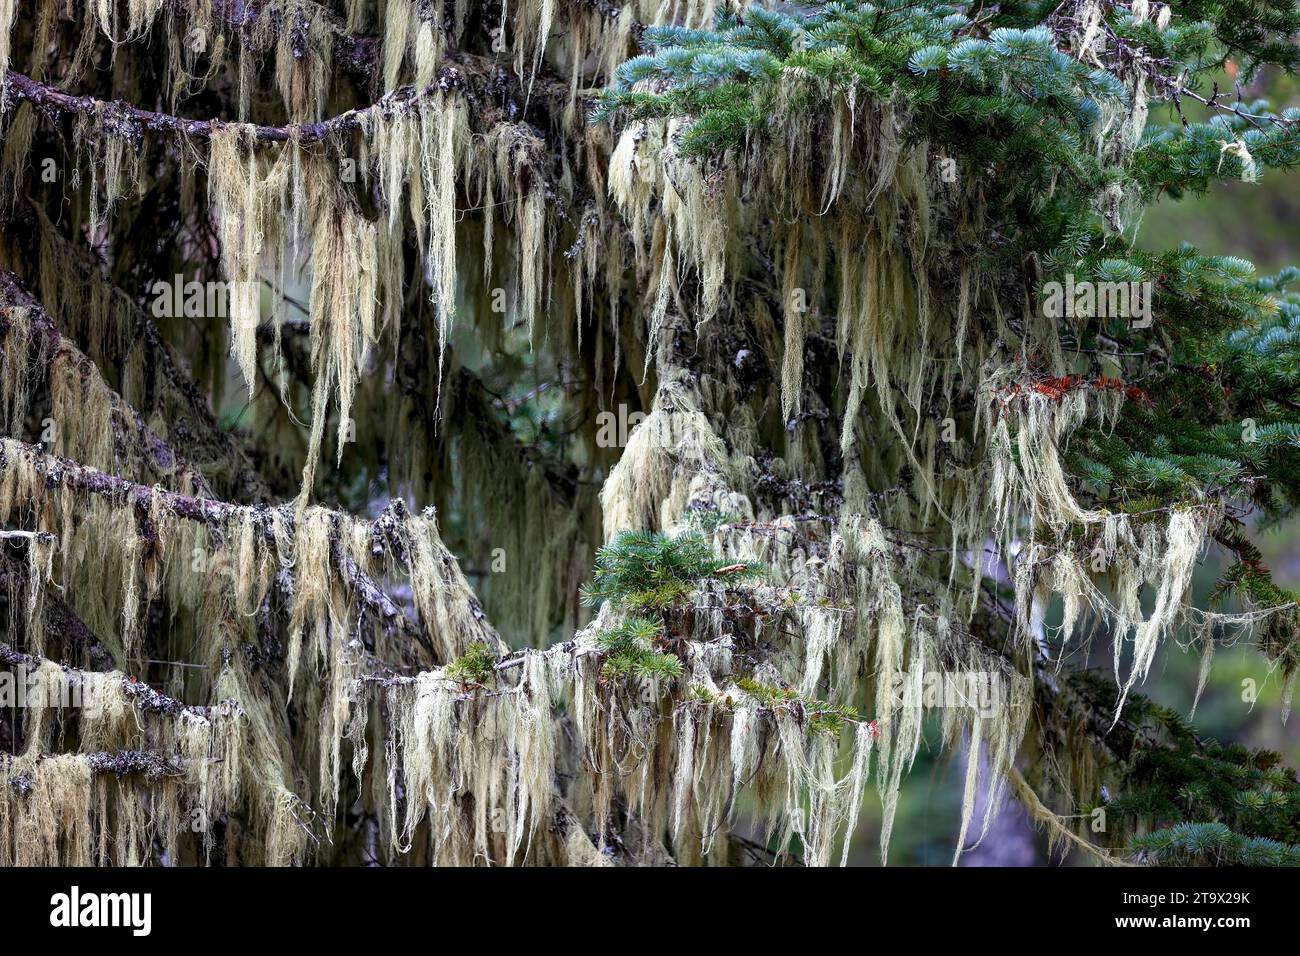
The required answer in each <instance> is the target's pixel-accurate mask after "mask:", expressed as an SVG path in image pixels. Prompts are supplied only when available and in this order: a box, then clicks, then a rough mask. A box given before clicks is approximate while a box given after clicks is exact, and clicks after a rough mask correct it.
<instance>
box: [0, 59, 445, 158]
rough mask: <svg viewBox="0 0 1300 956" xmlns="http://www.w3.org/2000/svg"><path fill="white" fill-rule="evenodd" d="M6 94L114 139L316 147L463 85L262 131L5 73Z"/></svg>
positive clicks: (441, 74) (408, 92) (437, 86)
mask: <svg viewBox="0 0 1300 956" xmlns="http://www.w3.org/2000/svg"><path fill="white" fill-rule="evenodd" d="M6 75H7V77H8V84H9V85H8V94H9V96H11V97H12V98H13V99H16V100H24V101H26V102H29V103H31V104H32V105H33V106H35V107H36V108H37V109H40V110H41V111H43V112H45V113H47V114H53V115H59V114H62V115H67V116H98V117H101V118H102V120H103V123H104V126H105V128H106V129H107V130H108V131H109V132H111V133H113V134H115V135H118V136H129V137H132V138H134V139H139V138H140V137H142V136H143V135H144V134H145V133H176V134H179V135H182V136H185V137H188V138H190V139H200V140H206V139H211V138H212V136H213V134H214V133H217V132H218V131H221V130H225V129H231V128H241V129H245V130H248V135H249V136H250V138H251V139H252V140H253V141H254V142H258V143H288V142H296V143H300V144H303V143H315V142H320V141H321V140H324V139H327V138H329V137H331V136H336V135H339V134H342V133H346V132H349V131H351V130H355V129H359V128H360V127H361V126H363V125H364V124H365V123H366V122H367V120H369V119H370V117H371V116H391V115H393V114H394V113H397V112H398V111H400V110H401V109H403V108H404V107H407V106H410V105H411V104H412V103H415V102H417V101H418V100H420V99H422V98H423V97H425V96H427V95H429V94H430V93H434V92H439V91H441V92H446V91H448V90H452V89H456V88H458V87H460V86H462V85H463V84H464V79H463V77H462V76H461V74H460V72H459V71H458V70H456V69H455V68H453V67H442V68H441V69H440V70H439V71H438V81H437V82H436V83H432V84H430V85H429V86H426V87H424V88H423V89H420V90H417V89H415V88H414V87H410V86H408V87H403V88H402V89H400V90H395V91H393V92H392V93H388V94H386V95H385V96H383V97H382V98H381V99H379V100H377V101H376V102H374V103H372V104H370V105H369V106H365V107H362V108H360V109H355V110H348V111H347V112H345V113H340V114H338V115H337V116H332V117H330V118H329V119H325V120H321V121H320V122H318V123H301V124H295V123H290V124H286V125H284V126H261V125H257V124H251V123H229V122H226V121H225V120H220V119H207V120H200V119H186V118H185V117H181V116H173V115H171V114H170V113H157V112H154V111H153V110H147V109H144V108H142V107H139V106H134V105H132V104H130V103H126V102H123V101H121V100H114V101H112V102H105V101H104V100H99V99H96V98H95V97H93V96H74V95H73V94H71V93H68V92H65V91H64V90H61V89H59V88H58V87H56V86H53V85H51V84H49V83H42V82H40V81H38V80H33V79H32V78H31V77H29V76H26V75H24V74H22V73H18V72H15V71H14V70H9V71H8V73H7V74H6Z"/></svg>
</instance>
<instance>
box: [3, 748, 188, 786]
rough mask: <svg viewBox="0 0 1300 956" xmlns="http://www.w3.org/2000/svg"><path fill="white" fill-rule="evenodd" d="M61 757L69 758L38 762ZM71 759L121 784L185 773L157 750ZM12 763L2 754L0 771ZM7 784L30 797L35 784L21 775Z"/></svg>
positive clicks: (177, 762) (51, 756) (175, 761)
mask: <svg viewBox="0 0 1300 956" xmlns="http://www.w3.org/2000/svg"><path fill="white" fill-rule="evenodd" d="M60 756H67V755H64V754H42V755H41V756H39V757H38V758H37V761H38V762H39V761H42V760H53V759H55V758H57V757H60ZM71 756H75V757H78V758H81V759H84V760H85V761H86V762H87V763H88V764H89V765H90V771H91V773H99V774H110V773H111V774H112V775H113V776H115V777H117V778H118V779H119V780H120V779H121V778H123V777H126V776H129V775H132V774H139V775H140V776H142V777H144V778H145V779H147V780H158V779H161V778H163V777H179V776H181V775H182V774H184V773H185V768H184V767H183V766H182V765H181V762H180V759H179V758H177V757H175V756H166V755H164V754H160V753H158V752H157V751H154V750H116V751H104V750H100V751H95V752H93V753H86V754H73V755H71ZM12 760H13V757H11V756H9V755H8V754H0V767H3V766H5V765H6V764H9V763H11V762H12ZM5 782H6V783H7V784H8V785H9V788H10V789H11V790H13V791H14V792H15V793H17V794H20V795H24V794H27V793H30V792H31V789H32V787H33V786H34V785H35V781H34V780H32V778H31V777H30V776H28V775H26V774H22V773H20V774H18V775H17V776H14V777H10V778H9V779H8V780H6V781H5Z"/></svg>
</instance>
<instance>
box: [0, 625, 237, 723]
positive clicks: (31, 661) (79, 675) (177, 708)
mask: <svg viewBox="0 0 1300 956" xmlns="http://www.w3.org/2000/svg"><path fill="white" fill-rule="evenodd" d="M53 663H54V662H53V661H50V660H49V659H48V658H44V657H38V656H37V655H35V654H24V653H23V652H22V651H17V650H14V649H13V648H12V647H10V646H9V645H8V644H0V664H4V665H6V666H8V667H24V668H27V669H28V670H36V669H38V668H40V667H42V666H44V665H45V664H53ZM54 666H56V667H58V668H59V669H60V670H62V671H63V672H64V673H65V674H68V675H71V676H72V677H73V678H74V679H75V680H78V681H85V680H87V675H89V674H91V673H101V672H94V671H83V670H81V669H80V668H76V667H68V666H67V665H66V664H55V665H54ZM119 686H120V688H121V691H122V695H123V696H124V697H125V698H126V699H127V700H128V701H130V702H131V704H132V706H134V707H135V709H136V710H138V711H140V712H141V713H145V714H156V715H160V716H166V717H180V716H189V717H194V718H198V719H200V720H205V721H209V722H210V721H212V720H213V719H214V718H217V717H222V716H226V715H228V714H231V713H239V712H240V709H239V705H238V704H237V703H236V702H235V701H233V700H231V701H223V702H222V703H220V704H217V705H215V706H211V707H209V706H205V705H202V704H187V703H185V702H184V701H182V700H177V699H176V698H175V697H170V696H168V695H167V694H164V693H163V692H162V691H158V690H154V688H153V687H151V686H150V685H148V684H146V683H145V682H144V681H140V680H136V679H135V678H134V677H128V676H126V675H122V676H121V679H120V681H119Z"/></svg>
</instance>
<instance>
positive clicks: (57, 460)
mask: <svg viewBox="0 0 1300 956" xmlns="http://www.w3.org/2000/svg"><path fill="white" fill-rule="evenodd" d="M12 455H21V456H22V457H23V458H24V459H25V460H26V461H27V462H29V463H30V464H31V466H32V467H33V468H34V469H36V472H37V473H38V474H39V475H40V476H41V477H42V479H43V481H44V482H45V484H46V486H47V487H50V488H57V487H60V486H62V487H67V488H69V489H72V490H74V491H77V492H79V493H82V494H86V495H92V496H95V497H98V498H102V499H105V500H107V501H110V502H113V503H115V504H117V505H120V506H132V507H134V508H136V509H137V510H139V511H140V512H141V513H144V514H148V513H150V511H151V510H152V509H153V508H154V506H155V502H157V503H158V504H160V505H161V506H162V507H163V508H164V509H166V511H167V512H168V513H170V514H172V515H175V516H176V517H178V518H182V519H185V520H187V521H192V522H196V523H198V524H201V525H204V526H205V527H208V528H209V529H211V530H213V531H214V532H216V533H217V534H218V535H220V534H222V533H223V529H224V528H226V527H227V526H229V525H230V524H232V523H233V524H235V525H243V524H244V523H251V525H252V526H254V527H256V528H257V529H259V533H261V534H262V535H264V536H268V537H269V536H273V535H274V533H275V532H274V530H273V529H272V525H273V523H274V520H278V521H280V522H281V523H282V524H283V526H284V527H286V528H288V529H290V531H292V528H293V526H294V522H295V519H296V514H295V512H294V509H293V506H292V505H281V506H278V507H276V508H271V507H267V506H264V505H239V504H231V503H229V502H225V501H218V500H216V499H212V498H199V497H195V496H193V495H184V494H180V493H178V492H173V491H166V490H163V489H160V488H151V487H149V486H146V485H142V484H138V483H136V482H133V481H128V480H126V479H125V478H120V477H118V476H116V475H110V474H107V473H105V472H102V471H100V470H98V469H96V468H91V467H88V466H85V465H82V464H80V463H78V462H75V461H73V460H71V459H69V458H62V457H60V456H57V455H51V454H48V453H46V452H45V451H43V450H42V449H41V448H40V447H38V446H35V445H29V444H27V443H25V442H19V441H13V440H8V439H6V440H4V441H3V442H2V443H0V469H3V468H5V467H7V466H9V465H10V464H12V463H11V462H9V461H7V460H6V456H12ZM395 514H396V512H394V511H393V510H392V509H390V510H389V511H386V512H385V513H384V515H381V517H380V518H378V519H376V521H375V522H374V527H375V528H376V529H378V532H379V533H378V534H376V535H374V536H372V540H373V541H374V542H375V543H376V544H375V546H381V544H380V543H381V542H385V543H387V545H388V546H390V547H392V548H393V550H394V551H395V552H396V554H397V556H398V557H399V559H400V560H402V561H403V562H405V563H407V564H408V566H409V563H410V561H411V560H412V556H411V555H410V554H409V553H408V552H407V550H406V548H405V546H404V543H403V542H402V538H401V536H400V535H399V534H397V533H396V530H395V523H396V521H397V520H398V519H396V518H395V517H394V515H395ZM340 517H345V516H340ZM331 550H332V551H333V553H334V555H335V557H336V559H339V560H340V561H341V563H340V565H339V571H340V572H341V573H342V574H343V576H344V577H345V579H346V580H347V581H348V583H349V584H351V585H352V586H353V587H354V588H355V594H356V596H357V597H358V599H359V600H360V601H361V602H362V603H363V604H364V605H365V606H366V607H367V608H368V609H370V610H371V611H373V612H374V614H375V616H376V617H377V618H378V619H379V621H380V622H381V623H382V624H383V625H384V626H385V627H386V628H388V629H390V630H392V631H394V632H396V633H398V634H401V635H404V636H406V637H410V638H413V639H418V640H419V641H420V642H421V643H422V644H424V645H425V646H426V647H428V646H430V645H429V643H428V639H427V637H426V636H425V635H423V634H421V633H420V631H419V630H418V628H416V627H415V625H414V624H412V623H411V622H410V620H409V619H408V618H407V616H406V614H405V613H404V612H403V611H402V609H401V608H400V607H399V606H398V605H397V603H396V602H394V601H393V599H392V598H391V597H390V596H389V595H387V594H386V593H385V592H384V590H383V589H382V588H381V587H380V586H379V585H378V583H376V582H375V581H374V579H373V578H372V577H371V576H370V575H369V574H368V573H367V572H366V571H365V570H364V569H363V568H361V567H359V566H358V565H357V563H356V561H355V560H354V559H352V558H351V557H350V556H348V555H346V553H345V552H343V551H342V550H341V549H340V548H338V547H337V541H335V546H334V547H333V548H332V549H331ZM480 614H481V611H480Z"/></svg>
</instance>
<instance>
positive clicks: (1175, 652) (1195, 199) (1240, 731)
mask: <svg viewBox="0 0 1300 956" xmlns="http://www.w3.org/2000/svg"><path fill="white" fill-rule="evenodd" d="M1234 72H1235V71H1234V70H1233V68H1232V65H1231V64H1229V69H1228V72H1227V73H1224V74H1223V75H1222V76H1221V78H1220V89H1222V90H1233V89H1234V88H1236V87H1238V81H1239V80H1240V79H1241V78H1240V77H1237V76H1235V75H1234ZM1237 92H1239V94H1240V96H1241V98H1242V99H1243V100H1245V101H1247V102H1249V101H1252V100H1256V99H1258V98H1260V97H1263V98H1266V99H1268V100H1269V101H1270V103H1271V104H1272V106H1273V107H1274V108H1275V109H1276V110H1278V111H1279V112H1280V111H1281V110H1282V109H1283V108H1285V107H1288V106H1300V77H1297V76H1286V75H1282V74H1279V73H1277V72H1272V73H1269V72H1262V73H1261V74H1260V75H1259V76H1258V77H1255V78H1254V79H1253V80H1251V81H1250V82H1243V83H1240V85H1239V89H1238V90H1237ZM1183 111H1184V114H1185V115H1186V117H1187V119H1188V121H1190V122H1197V121H1204V119H1205V118H1206V111H1205V110H1204V109H1203V108H1202V107H1201V106H1200V105H1199V104H1197V103H1191V102H1189V103H1185V104H1184V107H1183ZM1170 122H1172V123H1176V122H1178V115H1177V113H1176V112H1175V111H1174V110H1173V109H1172V108H1171V107H1163V108H1161V109H1159V110H1156V109H1153V110H1152V114H1151V123H1153V124H1155V123H1170ZM1185 242H1186V243H1190V244H1191V245H1193V246H1195V247H1197V248H1198V249H1199V250H1200V251H1201V252H1203V253H1206V254H1210V255H1239V256H1243V257H1246V258H1249V259H1250V260H1251V261H1252V262H1254V263H1255V266H1256V269H1257V270H1258V272H1259V274H1261V275H1268V274H1270V273H1273V272H1276V271H1277V270H1278V269H1280V268H1282V267H1283V266H1290V265H1300V172H1293V173H1290V174H1283V173H1269V174H1266V175H1264V176H1263V177H1262V178H1261V179H1260V181H1259V182H1257V183H1229V184H1226V185H1223V186H1220V187H1218V188H1217V189H1216V190H1215V191H1214V192H1211V193H1208V194H1206V195H1203V196H1192V195H1189V196H1184V197H1182V198H1181V199H1177V200H1175V199H1168V198H1166V199H1163V200H1161V201H1160V202H1159V203H1158V204H1156V205H1155V206H1153V207H1151V209H1149V210H1148V211H1147V214H1146V217H1145V219H1144V221H1143V223H1142V225H1141V228H1140V230H1139V233H1138V245H1139V246H1142V247H1143V248H1147V249H1153V250H1154V249H1169V248H1175V247H1177V246H1179V245H1181V244H1182V243H1185ZM1261 548H1262V550H1263V551H1264V556H1265V563H1266V564H1267V565H1268V566H1269V567H1270V568H1272V569H1273V571H1274V574H1275V575H1276V578H1277V581H1278V583H1279V584H1282V585H1284V586H1288V587H1294V586H1296V585H1297V584H1300V525H1297V524H1289V525H1283V526H1280V527H1275V528H1271V529H1267V531H1266V532H1265V533H1264V534H1262V535H1261ZM1227 563H1228V562H1227V561H1225V560H1224V554H1223V552H1222V550H1221V549H1220V548H1219V546H1218V545H1212V546H1211V547H1210V549H1209V550H1207V551H1206V552H1205V553H1204V555H1203V556H1202V564H1201V567H1200V570H1199V571H1198V573H1197V577H1196V584H1195V587H1196V595H1195V598H1196V600H1195V602H1194V603H1196V604H1197V606H1199V607H1205V606H1206V605H1205V603H1204V602H1205V601H1207V600H1208V598H1209V595H1210V592H1211V590H1212V589H1213V586H1214V581H1215V580H1216V578H1217V577H1218V575H1219V574H1220V572H1221V571H1222V569H1223V568H1224V567H1225V566H1226V565H1227ZM1109 649H1110V642H1109V639H1105V640H1101V639H1098V640H1096V641H1095V647H1094V648H1093V652H1092V653H1091V654H1090V655H1088V650H1087V648H1083V647H1078V646H1075V647H1071V648H1069V649H1067V654H1068V655H1069V656H1068V657H1067V662H1068V663H1069V664H1071V665H1074V666H1079V665H1082V663H1083V661H1084V655H1088V657H1087V662H1088V666H1090V667H1093V668H1096V669H1098V670H1100V671H1101V672H1102V673H1105V674H1108V675H1112V676H1113V667H1112V663H1111V661H1110V650H1109ZM1162 653H1163V655H1164V656H1163V659H1161V658H1157V662H1156V666H1155V667H1154V668H1153V670H1152V673H1151V676H1150V677H1149V678H1148V679H1147V681H1146V684H1145V685H1144V686H1141V687H1140V688H1138V690H1139V691H1140V692H1141V693H1144V694H1146V695H1147V696H1148V697H1150V698H1152V699H1153V700H1155V701H1156V702H1158V703H1160V704H1163V705H1165V706H1167V707H1171V708H1174V709H1176V710H1178V711H1179V712H1180V713H1182V714H1188V713H1190V711H1191V708H1192V699H1193V696H1194V694H1195V691H1196V680H1197V673H1198V671H1199V668H1200V658H1199V655H1198V654H1196V653H1193V652H1183V651H1180V650H1179V648H1178V647H1177V646H1175V645H1173V644H1170V645H1166V650H1165V651H1163V652H1162ZM1266 663H1267V662H1266V661H1265V660H1264V659H1263V658H1262V657H1261V656H1260V655H1259V654H1258V653H1257V652H1255V651H1252V650H1250V649H1249V648H1247V647H1246V646H1244V645H1240V646H1237V647H1224V646H1220V647H1219V649H1218V650H1217V651H1216V652H1215V656H1214V666H1213V670H1212V671H1211V673H1210V679H1209V683H1208V684H1207V685H1206V689H1205V693H1204V694H1203V695H1202V697H1201V701H1200V704H1199V705H1198V706H1197V708H1196V715H1195V720H1194V722H1193V723H1194V724H1195V727H1196V729H1197V732H1198V733H1200V734H1201V735H1202V736H1205V737H1210V738H1213V739H1215V740H1219V741H1223V742H1229V741H1231V742H1236V743H1241V744H1244V745H1246V746H1249V747H1252V748H1259V747H1264V748H1268V749H1270V750H1276V751H1278V752H1279V753H1281V754H1282V756H1283V758H1284V759H1285V760H1286V762H1287V764H1288V765H1290V766H1291V767H1293V768H1294V767H1300V716H1295V715H1293V716H1292V717H1291V719H1290V720H1289V721H1288V722H1287V723H1285V724H1284V723H1283V722H1282V718H1281V706H1280V705H1281V690H1282V688H1281V680H1280V675H1278V674H1276V673H1269V671H1268V669H1267V667H1266ZM1247 680H1249V681H1253V682H1254V684H1253V686H1254V687H1256V688H1257V689H1258V699H1257V700H1256V701H1255V702H1254V703H1253V705H1252V704H1251V703H1249V702H1247V701H1245V700H1243V682H1245V681H1247ZM938 732H939V731H938V725H937V722H936V721H931V726H930V727H928V733H927V737H928V740H929V741H931V745H930V746H929V747H928V748H923V749H922V752H921V754H919V755H918V757H917V763H916V766H915V767H914V769H913V770H912V773H911V775H910V776H908V777H905V778H904V780H903V791H902V795H901V798H900V802H899V809H898V817H897V820H896V821H895V824H894V836H893V839H892V841H891V844H890V852H889V863H890V865H891V866H946V865H948V864H949V863H950V862H951V860H952V850H953V844H954V842H955V841H956V839H957V822H958V820H959V819H960V813H959V808H960V803H961V793H962V775H963V773H964V764H963V761H962V759H961V758H960V757H953V756H952V754H951V752H949V753H948V754H946V755H943V754H940V753H939V748H938V746H937V741H938ZM873 795H874V794H873ZM869 799H870V797H869ZM982 812H983V808H977V811H976V819H979V814H980V813H982ZM864 815H870V816H871V817H872V818H873V819H874V820H875V821H876V824H878V822H879V815H880V809H879V805H878V804H875V805H869V806H868V807H866V808H864ZM858 833H859V838H858V840H857V841H856V842H855V844H854V847H853V853H852V857H851V862H852V863H853V864H855V865H860V866H874V865H878V864H879V862H880V849H879V845H878V836H879V826H878V825H868V826H864V827H861V828H859V831H858ZM1059 862H1061V858H1060V856H1059V854H1058V855H1057V856H1055V857H1052V858H1050V859H1049V857H1048V852H1047V841H1046V839H1045V838H1044V837H1043V836H1042V835H1041V834H1039V833H1036V832H1035V831H1034V829H1033V826H1032V824H1031V823H1030V822H1029V820H1028V818H1027V817H1026V815H1025V814H1024V813H1023V812H1022V811H1021V810H1020V809H1019V807H1018V806H1017V805H1016V804H1015V803H1010V804H1008V805H1007V806H1006V807H1005V809H1004V811H1003V813H1002V814H1001V815H1000V816H999V817H998V820H997V822H996V823H995V824H994V827H993V830H992V831H991V832H990V833H989V835H988V837H987V838H986V839H985V840H984V842H983V843H982V844H981V845H980V846H979V847H978V848H977V849H975V850H974V851H971V852H968V853H966V854H964V855H963V856H962V859H961V865H962V866H1033V865H1049V864H1051V865H1055V864H1057V863H1059ZM1064 862H1065V864H1066V865H1087V864H1088V862H1089V861H1088V860H1086V859H1083V858H1080V856H1079V855H1078V854H1073V853H1071V854H1068V855H1067V856H1066V857H1065V859H1064Z"/></svg>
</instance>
